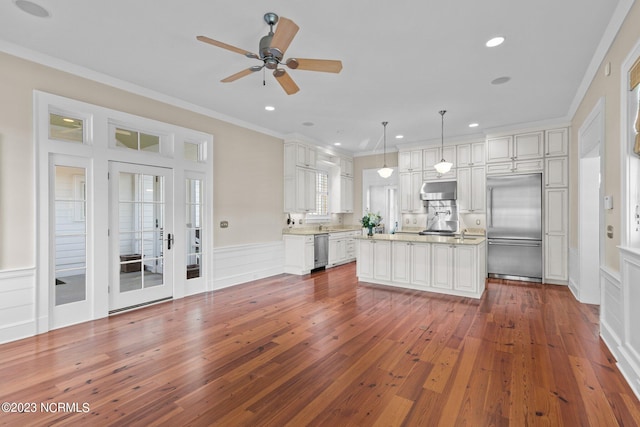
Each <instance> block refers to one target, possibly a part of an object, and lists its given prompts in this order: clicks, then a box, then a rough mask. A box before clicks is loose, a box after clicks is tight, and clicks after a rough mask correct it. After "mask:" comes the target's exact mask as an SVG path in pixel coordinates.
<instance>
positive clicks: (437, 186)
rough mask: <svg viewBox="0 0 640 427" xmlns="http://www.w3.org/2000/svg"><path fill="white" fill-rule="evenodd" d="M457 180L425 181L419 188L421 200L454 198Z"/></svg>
mask: <svg viewBox="0 0 640 427" xmlns="http://www.w3.org/2000/svg"><path fill="white" fill-rule="evenodd" d="M457 197H458V182H457V181H440V182H425V183H423V184H422V188H421V189H420V199H421V200H456V198H457Z"/></svg>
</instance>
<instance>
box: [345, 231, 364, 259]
mask: <svg viewBox="0 0 640 427" xmlns="http://www.w3.org/2000/svg"><path fill="white" fill-rule="evenodd" d="M360 234H361V232H359V231H352V232H350V233H348V236H347V238H346V240H345V252H346V254H345V256H346V261H347V262H351V261H353V260H355V259H356V236H358V235H360Z"/></svg>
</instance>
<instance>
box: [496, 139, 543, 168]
mask: <svg viewBox="0 0 640 427" xmlns="http://www.w3.org/2000/svg"><path fill="white" fill-rule="evenodd" d="M486 152H487V163H500V162H511V161H519V160H530V159H540V158H542V157H543V156H544V132H531V133H523V134H518V135H513V136H511V135H509V136H503V137H499V138H489V139H487V150H486Z"/></svg>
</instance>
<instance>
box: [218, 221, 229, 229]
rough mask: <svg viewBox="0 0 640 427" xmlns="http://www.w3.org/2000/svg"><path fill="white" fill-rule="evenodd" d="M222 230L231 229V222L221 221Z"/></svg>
mask: <svg viewBox="0 0 640 427" xmlns="http://www.w3.org/2000/svg"><path fill="white" fill-rule="evenodd" d="M220 228H229V221H220Z"/></svg>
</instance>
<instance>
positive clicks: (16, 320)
mask: <svg viewBox="0 0 640 427" xmlns="http://www.w3.org/2000/svg"><path fill="white" fill-rule="evenodd" d="M36 331H37V325H36V271H35V268H33V267H31V268H25V269H20V270H8V271H0V343H5V342H9V341H15V340H19V339H21V338H26V337H29V336H33V335H35V334H36Z"/></svg>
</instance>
